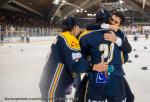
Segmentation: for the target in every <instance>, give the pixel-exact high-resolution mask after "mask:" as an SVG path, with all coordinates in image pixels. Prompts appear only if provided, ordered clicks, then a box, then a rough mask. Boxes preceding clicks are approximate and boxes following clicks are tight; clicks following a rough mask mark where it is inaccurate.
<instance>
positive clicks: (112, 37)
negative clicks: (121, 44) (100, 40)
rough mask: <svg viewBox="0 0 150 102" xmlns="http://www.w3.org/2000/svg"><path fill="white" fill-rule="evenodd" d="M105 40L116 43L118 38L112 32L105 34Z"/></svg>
mask: <svg viewBox="0 0 150 102" xmlns="http://www.w3.org/2000/svg"><path fill="white" fill-rule="evenodd" d="M104 39H105V40H108V41H110V42H113V43H115V42H116V40H117V36H116V34H115V33H114V32H113V31H110V33H105V34H104Z"/></svg>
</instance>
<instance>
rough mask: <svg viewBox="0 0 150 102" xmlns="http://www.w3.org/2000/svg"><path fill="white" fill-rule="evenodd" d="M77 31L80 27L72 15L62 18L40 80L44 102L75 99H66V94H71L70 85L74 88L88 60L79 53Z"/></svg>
mask: <svg viewBox="0 0 150 102" xmlns="http://www.w3.org/2000/svg"><path fill="white" fill-rule="evenodd" d="M79 32H80V29H79V27H78V26H77V22H76V20H75V19H74V18H73V17H67V18H66V19H64V21H63V23H62V32H61V33H60V34H59V35H58V36H57V38H56V40H55V41H54V42H53V44H52V46H51V53H50V56H49V58H48V61H47V63H46V65H45V67H44V70H43V73H42V77H41V80H40V85H39V86H40V91H41V95H42V98H43V100H45V101H46V102H65V101H69V102H71V101H74V100H77V99H73V98H71V99H70V98H69V99H68V97H66V96H67V95H69V94H71V95H73V94H72V93H71V92H72V85H74V87H75V88H76V86H75V85H76V79H77V78H80V75H79V74H80V73H85V72H87V70H88V68H89V62H88V61H87V60H86V59H84V58H83V57H82V54H81V53H80V45H79V41H78V39H77V38H76V36H77V35H78V34H79ZM78 76H79V77H78ZM73 82H74V84H73ZM77 83H78V82H77ZM77 85H78V84H77Z"/></svg>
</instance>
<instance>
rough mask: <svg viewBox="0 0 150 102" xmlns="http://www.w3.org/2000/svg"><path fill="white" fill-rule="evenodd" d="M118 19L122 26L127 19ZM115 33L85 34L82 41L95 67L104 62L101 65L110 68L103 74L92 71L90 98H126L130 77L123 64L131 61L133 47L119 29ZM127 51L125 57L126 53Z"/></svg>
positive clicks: (113, 100)
mask: <svg viewBox="0 0 150 102" xmlns="http://www.w3.org/2000/svg"><path fill="white" fill-rule="evenodd" d="M113 16H114V15H113ZM113 16H112V17H113ZM117 16H118V15H117ZM118 18H119V19H118V24H119V25H120V24H121V23H122V22H123V19H122V18H121V17H120V15H119V17H118ZM97 21H98V20H97ZM111 21H112V18H111ZM112 22H114V21H112ZM115 22H116V21H115ZM100 25H101V24H100ZM111 33H112V34H111ZM111 33H109V31H108V30H99V31H94V32H91V33H89V34H87V35H85V36H83V37H82V38H81V40H80V43H81V49H82V53H83V56H84V57H87V56H88V55H91V63H92V64H93V65H94V67H93V68H95V66H96V64H97V63H99V61H100V62H101V63H100V64H101V67H99V66H98V67H99V68H101V69H106V70H105V71H103V70H102V72H101V73H98V72H96V71H91V72H89V74H88V77H89V84H88V89H87V101H96V102H97V101H105V100H106V99H107V101H108V102H122V101H123V100H124V99H125V98H126V89H125V84H124V83H125V82H126V80H125V79H124V77H123V75H124V71H123V69H122V64H123V62H125V61H126V60H127V58H128V53H129V52H130V51H131V46H130V44H129V43H128V41H127V38H126V37H125V36H124V35H123V33H122V32H121V31H120V30H118V29H116V30H115V34H114V33H113V32H111ZM123 54H124V56H122V55H123ZM107 68H108V69H107ZM126 85H128V84H126ZM129 91H130V90H129ZM131 102H133V101H131Z"/></svg>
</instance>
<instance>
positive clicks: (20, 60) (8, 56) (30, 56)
mask: <svg viewBox="0 0 150 102" xmlns="http://www.w3.org/2000/svg"><path fill="white" fill-rule="evenodd" d="M129 39H130V42H131V44H132V47H133V49H136V51H132V53H131V54H130V60H132V63H127V64H125V65H124V70H125V72H126V78H127V80H128V82H129V84H130V86H131V89H132V91H133V93H134V94H135V102H150V40H148V41H146V40H144V38H141V39H139V41H136V42H134V41H133V38H129ZM51 43H52V40H51V41H38V42H31V43H30V44H21V43H20V44H5V45H4V46H0V102H7V101H8V100H5V98H37V97H40V91H39V87H38V84H39V80H40V75H41V72H42V69H43V67H44V64H45V62H46V56H47V54H48V52H49V50H50V45H51ZM145 46H146V47H147V49H144V47H145ZM21 49H23V51H21ZM136 54H138V55H139V57H138V58H135V57H134V56H135V55H136ZM144 66H146V67H148V70H141V68H142V67H144ZM8 102H40V100H35V101H33V100H32V101H29V100H26V101H24V100H22V101H21V100H19V101H15V100H11V101H10V100H9V101H8Z"/></svg>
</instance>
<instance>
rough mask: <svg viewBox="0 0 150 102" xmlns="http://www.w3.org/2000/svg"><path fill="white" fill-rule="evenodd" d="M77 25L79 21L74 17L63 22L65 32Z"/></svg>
mask: <svg viewBox="0 0 150 102" xmlns="http://www.w3.org/2000/svg"><path fill="white" fill-rule="evenodd" d="M75 25H77V21H76V19H75V18H74V17H67V18H65V19H64V20H63V22H62V28H63V29H64V30H69V31H70V29H72V28H73V27H74V26H75Z"/></svg>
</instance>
